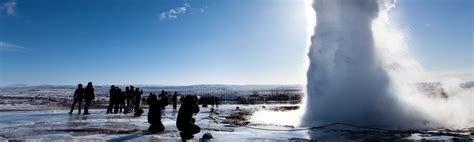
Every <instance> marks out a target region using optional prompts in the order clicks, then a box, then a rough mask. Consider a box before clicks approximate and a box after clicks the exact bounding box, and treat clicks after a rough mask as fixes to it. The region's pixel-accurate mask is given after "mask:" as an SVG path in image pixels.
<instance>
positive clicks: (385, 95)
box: [302, 0, 474, 128]
mask: <svg viewBox="0 0 474 142" xmlns="http://www.w3.org/2000/svg"><path fill="white" fill-rule="evenodd" d="M394 4H395V2H394V1H393V0H314V1H313V8H314V10H315V13H316V15H315V16H316V19H315V20H316V27H315V29H314V35H313V37H312V39H311V46H310V49H309V53H308V56H309V60H310V65H309V69H308V73H307V83H308V84H307V98H306V100H307V101H306V104H305V105H306V109H305V115H304V118H303V121H302V125H303V126H314V125H320V124H328V123H334V122H342V123H351V124H357V125H364V126H376V127H384V128H422V127H472V125H473V123H474V119H473V118H474V114H473V113H474V111H473V108H474V107H473V106H472V105H471V104H472V103H474V102H473V100H474V98H473V95H472V92H460V91H457V92H456V91H452V90H451V91H450V90H449V89H448V90H447V91H448V95H449V97H448V98H447V99H441V98H433V97H426V95H424V94H422V93H420V92H418V91H417V90H416V89H415V87H414V86H415V84H416V83H419V82H420V81H422V80H421V79H420V77H421V76H422V75H421V74H422V73H421V72H422V70H421V67H419V65H418V64H417V63H416V61H415V60H413V59H412V58H411V57H410V56H409V55H408V54H407V52H406V47H407V46H406V44H405V41H404V39H403V36H402V35H401V34H400V32H398V31H397V30H396V28H393V26H391V25H390V23H389V22H388V18H387V15H386V12H387V11H388V10H389V9H390V8H392V7H393V6H394ZM443 85H446V84H444V83H443ZM454 86H455V85H454Z"/></svg>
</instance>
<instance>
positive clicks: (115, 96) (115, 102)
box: [114, 86, 121, 114]
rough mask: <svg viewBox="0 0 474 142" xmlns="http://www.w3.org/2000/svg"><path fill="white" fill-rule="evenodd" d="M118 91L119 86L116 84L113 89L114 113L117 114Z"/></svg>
mask: <svg viewBox="0 0 474 142" xmlns="http://www.w3.org/2000/svg"><path fill="white" fill-rule="evenodd" d="M120 91H121V90H120V88H119V87H117V86H116V87H115V90H114V98H115V99H114V114H117V113H118V112H119V109H120V99H121V98H120Z"/></svg>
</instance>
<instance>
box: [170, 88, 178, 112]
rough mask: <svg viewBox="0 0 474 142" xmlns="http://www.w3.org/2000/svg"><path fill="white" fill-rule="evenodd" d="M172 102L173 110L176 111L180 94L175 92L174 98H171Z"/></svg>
mask: <svg viewBox="0 0 474 142" xmlns="http://www.w3.org/2000/svg"><path fill="white" fill-rule="evenodd" d="M171 100H172V101H173V110H176V108H177V106H178V104H177V101H178V92H174V94H173V97H172V98H171Z"/></svg>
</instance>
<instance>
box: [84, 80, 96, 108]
mask: <svg viewBox="0 0 474 142" xmlns="http://www.w3.org/2000/svg"><path fill="white" fill-rule="evenodd" d="M94 99H95V94H94V87H93V86H92V82H89V83H87V86H86V88H85V89H84V100H85V101H86V104H85V105H84V115H88V114H90V113H89V106H90V105H91V102H92V101H93V100H94Z"/></svg>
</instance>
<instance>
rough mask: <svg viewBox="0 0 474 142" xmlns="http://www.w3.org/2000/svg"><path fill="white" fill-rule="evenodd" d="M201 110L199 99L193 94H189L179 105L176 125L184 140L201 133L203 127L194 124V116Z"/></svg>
mask: <svg viewBox="0 0 474 142" xmlns="http://www.w3.org/2000/svg"><path fill="white" fill-rule="evenodd" d="M198 112H199V105H198V104H197V100H196V99H195V98H194V97H193V96H191V95H187V96H186V98H184V102H183V104H182V105H181V107H179V111H178V118H177V120H176V127H178V130H179V131H181V132H180V133H179V135H180V136H181V139H182V140H183V141H185V140H187V139H191V138H193V137H194V136H193V135H194V134H196V133H199V132H200V131H201V128H200V127H199V126H197V125H196V124H194V123H195V122H196V119H194V118H193V115H194V114H196V113H198Z"/></svg>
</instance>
